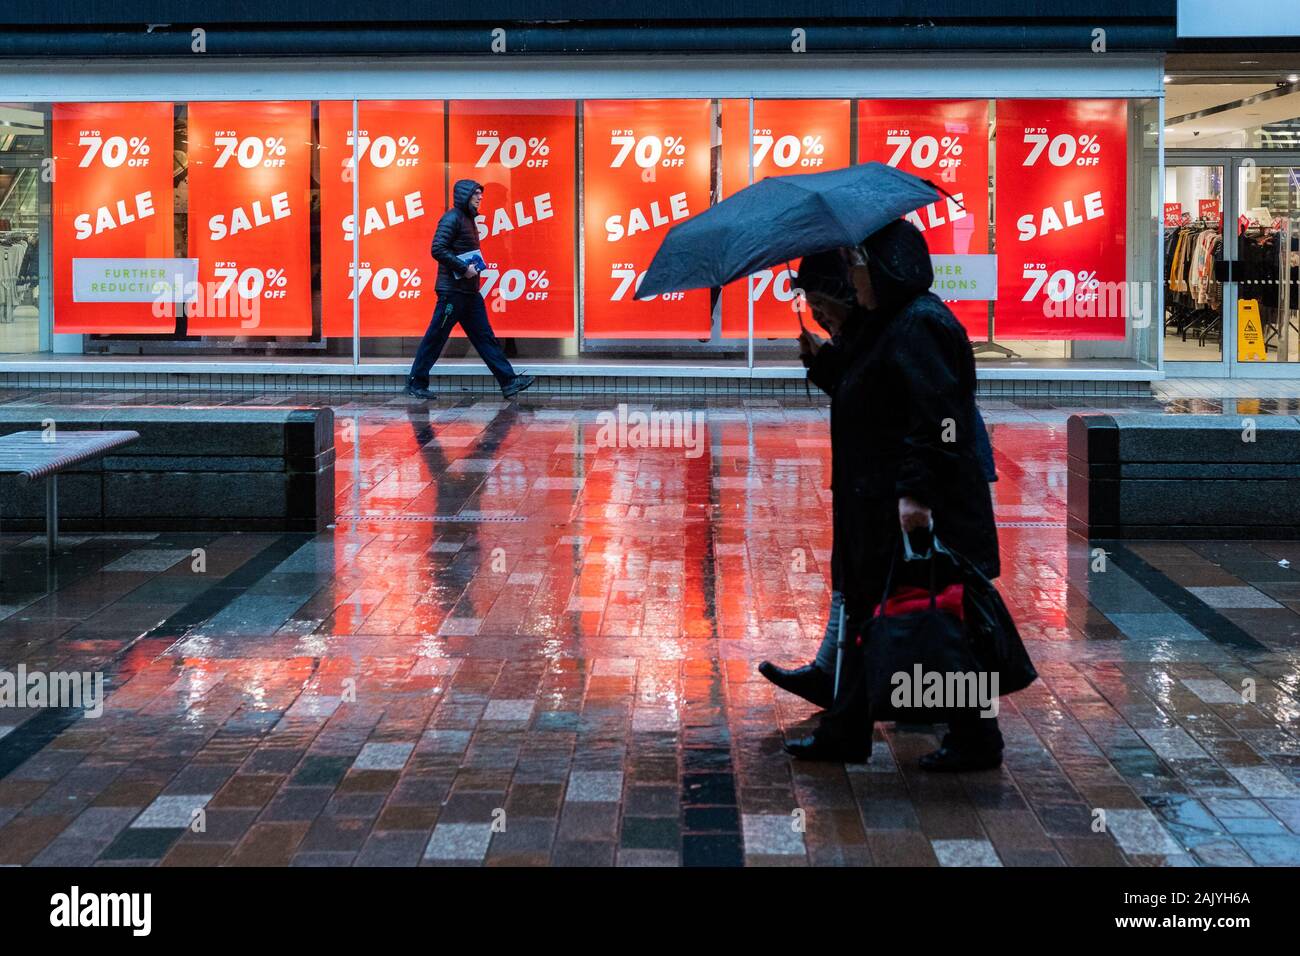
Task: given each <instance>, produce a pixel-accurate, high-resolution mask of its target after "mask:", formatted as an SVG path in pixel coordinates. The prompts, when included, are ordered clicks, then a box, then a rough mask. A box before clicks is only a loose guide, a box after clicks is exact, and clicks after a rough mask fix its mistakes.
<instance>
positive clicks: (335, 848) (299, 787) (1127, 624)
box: [0, 393, 1300, 866]
mask: <svg viewBox="0 0 1300 956" xmlns="http://www.w3.org/2000/svg"><path fill="white" fill-rule="evenodd" d="M90 395H100V396H101V399H102V395H103V393H62V394H54V393H47V394H41V395H36V396H33V395H32V394H31V393H26V394H24V395H21V396H19V395H17V394H16V393H9V394H8V395H7V397H6V398H5V399H4V400H14V399H15V398H21V400H23V401H31V400H33V398H36V399H38V400H41V401H48V402H51V403H56V402H71V401H86V400H87V398H88V397H89V396H90ZM113 400H114V402H115V403H129V402H131V401H139V402H145V401H149V400H150V399H149V397H148V396H135V397H131V396H123V395H122V394H121V393H115V394H114V397H113ZM167 400H168V401H170V402H173V403H174V402H176V401H177V398H176V396H174V395H169V396H168V399H167ZM181 400H182V401H193V402H195V403H201V404H211V403H216V402H228V401H241V400H242V401H245V402H247V403H250V404H268V403H276V404H283V403H294V402H295V396H292V395H288V396H286V395H283V394H277V395H273V396H269V397H268V396H250V397H245V398H243V399H239V398H231V397H230V396H228V395H213V394H207V395H193V396H182V398H181ZM617 401H618V400H616V399H610V400H608V401H602V400H601V399H599V398H592V397H587V398H585V399H577V398H575V399H570V400H565V399H547V400H544V401H543V400H538V401H536V402H534V403H524V404H507V403H504V402H498V401H478V400H475V399H473V398H466V399H461V400H458V399H455V398H449V399H446V400H444V401H441V402H438V403H434V404H432V405H428V406H426V405H423V404H413V405H412V404H408V403H407V402H406V401H405V400H403V399H393V398H389V397H387V396H362V397H358V398H356V399H355V400H351V401H349V400H344V399H340V400H338V401H336V402H334V403H333V404H334V408H335V413H336V416H337V419H336V432H337V443H338V444H337V447H338V475H337V478H338V480H337V494H338V512H339V520H338V524H337V526H336V528H335V529H334V530H333V531H331V532H328V533H324V534H320V535H314V536H313V535H273V534H211V533H204V534H178V533H163V534H156V535H155V534H140V535H94V536H79V537H78V536H70V537H67V538H66V539H65V543H66V544H67V545H68V547H67V548H66V550H65V551H64V552H63V553H62V554H60V555H59V556H58V558H57V560H56V562H55V563H54V565H53V566H50V567H47V565H46V561H45V557H44V551H43V539H42V538H40V537H37V536H27V535H20V534H5V535H4V536H3V537H2V538H0V549H2V550H0V670H8V671H16V669H17V668H18V666H19V665H23V666H24V667H25V668H26V669H27V670H28V671H29V672H30V671H38V670H39V671H43V672H47V673H49V672H55V671H101V672H103V673H104V674H105V679H106V691H107V700H106V701H105V703H104V712H103V715H102V716H100V717H97V718H92V717H89V716H85V715H83V714H82V713H81V712H80V711H79V710H76V709H56V708H27V709H16V708H11V707H10V708H0V863H7V864H42V865H44V864H51V865H57V864H65V865H90V864H103V865H108V864H146V865H148V864H155V863H159V862H161V863H165V864H199V865H205V864H221V863H225V864H253V863H260V864H286V865H287V864H294V865H364V864H401V865H415V864H419V863H425V864H431V865H432V864H436V865H443V864H450V863H465V864H481V863H487V864H497V865H500V864H507V865H508V864H541V865H545V864H553V865H563V864H598V865H604V864H621V865H659V864H664V865H682V864H685V865H696V864H722V865H729V864H736V865H739V864H751V865H753V864H771V863H778V864H781V863H794V864H814V865H816V864H868V865H870V864H875V865H898V864H918V865H949V866H952V865H1111V864H1115V865H1125V864H1133V865H1198V864H1208V865H1216V864H1242V865H1250V864H1260V865H1278V864H1281V865H1295V864H1298V863H1300V789H1298V788H1297V778H1298V771H1300V739H1298V738H1297V735H1296V726H1297V711H1298V705H1297V692H1298V690H1300V668H1298V667H1297V664H1298V662H1300V542H1266V541H1264V542H1128V543H1123V544H1121V543H1117V542H1082V541H1068V540H1067V536H1066V532H1065V527H1064V521H1065V452H1064V440H1065V435H1064V424H1065V420H1066V418H1067V417H1068V416H1069V415H1070V414H1072V413H1073V412H1075V411H1082V410H1092V409H1098V408H1105V409H1106V410H1108V411H1112V412H1123V411H1124V410H1125V409H1127V408H1132V409H1143V410H1149V409H1151V408H1156V407H1160V406H1158V405H1157V404H1156V403H1155V402H1152V401H1143V400H1121V399H1114V400H1109V401H1108V400H1104V399H1100V400H1099V402H1100V403H1101V404H1095V405H1091V406H1085V405H1084V404H1083V403H1084V401H1085V400H1084V399H1071V400H1068V401H1059V400H1058V401H1056V402H1052V401H1049V400H1046V399H1043V400H1015V401H1012V400H988V401H985V402H984V403H983V407H984V410H985V415H986V418H987V421H988V423H989V425H990V428H991V430H992V435H993V442H994V445H995V448H996V457H997V462H998V467H999V471H1000V474H1001V480H1000V481H999V483H998V484H997V485H996V486H995V491H996V502H997V514H998V518H999V522H1000V525H1001V541H1002V549H1003V557H1004V565H1003V566H1004V576H1003V578H1002V581H1001V582H1000V583H1001V588H1002V591H1003V594H1004V595H1005V597H1006V599H1007V602H1008V604H1009V605H1010V607H1011V609H1012V611H1013V612H1014V613H1015V615H1016V617H1017V619H1018V621H1019V623H1020V626H1021V631H1022V634H1023V635H1024V637H1025V638H1026V640H1027V642H1028V643H1029V646H1030V649H1031V653H1032V654H1033V655H1034V658H1035V660H1036V662H1037V664H1038V669H1039V672H1040V674H1041V675H1042V680H1041V681H1039V682H1038V683H1036V684H1035V685H1033V686H1032V687H1031V688H1030V689H1028V690H1027V691H1025V692H1023V693H1021V694H1019V695H1016V696H1015V697H1014V698H1008V699H1005V700H1004V701H1003V710H1002V726H1003V732H1004V734H1005V736H1006V738H1007V751H1006V763H1005V765H1004V766H1003V768H1002V769H1001V770H999V771H996V772H987V773H979V774H970V775H963V776H958V777H942V778H935V777H927V776H925V775H923V774H921V773H920V772H919V771H918V770H917V767H916V758H917V757H918V756H919V755H920V754H921V753H924V752H926V751H927V750H930V749H932V748H933V747H934V745H935V742H936V731H935V728H932V727H929V726H915V725H913V726H893V725H883V726H879V727H877V730H876V744H875V750H874V754H873V756H872V759H871V761H870V762H869V763H868V764H864V765H860V766H849V767H845V766H838V765H803V764H797V765H796V764H792V763H791V762H790V760H789V759H788V758H787V757H786V756H785V755H784V754H783V753H782V752H781V739H782V735H783V734H793V733H797V732H799V731H800V730H802V729H806V728H808V727H810V726H811V722H812V720H813V719H814V711H813V709H812V708H811V706H809V705H806V704H804V703H803V702H802V701H800V700H798V699H796V698H793V697H791V696H788V695H786V694H784V693H783V692H779V691H776V690H775V689H774V688H773V687H772V686H771V685H770V684H768V683H767V682H766V681H764V680H762V679H761V678H760V677H758V675H757V674H756V672H755V669H754V665H755V664H756V663H757V661H759V660H761V659H763V658H765V657H767V658H772V659H774V660H777V661H780V662H783V663H794V662H803V661H806V660H808V659H810V658H811V656H812V654H813V652H814V650H815V648H816V646H817V642H818V640H819V638H820V635H821V632H822V628H823V626H824V624H825V613H826V606H827V603H828V597H829V595H828V592H827V585H828V578H829V570H828V562H829V557H830V537H829V513H828V509H829V502H830V492H829V489H828V488H827V487H826V485H827V480H828V476H829V456H830V448H829V442H828V439H827V421H826V410H825V408H824V407H821V406H815V405H809V406H804V407H800V406H792V405H789V404H785V405H778V404H777V403H775V402H774V401H764V400H761V399H749V400H744V399H733V400H730V402H729V403H724V402H722V401H721V400H714V403H712V404H700V402H699V400H696V404H694V405H690V404H688V402H687V400H685V399H684V400H682V402H680V403H677V404H674V403H673V402H672V401H671V400H664V399H656V400H655V404H654V405H653V408H654V409H655V410H659V411H677V412H680V413H682V414H684V415H686V416H692V415H696V414H699V415H702V416H703V419H702V423H703V425H704V428H705V431H704V435H705V440H704V446H703V449H702V453H688V452H689V451H690V449H687V448H683V447H653V446H652V445H647V443H645V442H639V443H638V442H636V441H635V440H634V439H633V440H631V441H624V443H623V444H622V445H621V446H620V445H619V444H618V443H617V442H616V443H615V444H613V445H612V446H611V444H610V443H609V442H608V441H607V440H606V439H607V438H609V436H610V430H609V429H608V428H607V427H606V426H607V425H608V421H609V419H610V417H611V416H613V415H616V414H617ZM1232 403H1233V400H1231V399H1229V400H1226V401H1220V402H1215V401H1213V400H1209V399H1194V400H1193V399H1186V400H1171V401H1170V402H1168V403H1166V407H1168V408H1169V409H1170V410H1172V411H1183V412H1186V411H1197V412H1206V411H1219V410H1224V409H1225V406H1230V405H1232ZM1257 404H1258V403H1257ZM631 407H632V410H637V409H640V410H643V411H649V410H650V409H651V407H652V406H651V405H650V404H648V403H647V404H644V405H637V404H635V402H634V403H632V406H631ZM1228 410H1232V409H1228ZM1268 411H1269V410H1268V409H1260V410H1259V413H1265V414H1266V413H1268ZM602 429H603V431H602ZM658 444H659V445H662V444H664V442H659V443H658ZM668 444H671V442H668ZM679 444H680V443H679ZM631 445H636V446H637V447H630V446H631ZM696 451H697V452H698V451H700V450H699V449H697V450H696ZM195 549H202V551H203V554H204V558H205V561H206V567H205V569H204V570H203V571H202V572H201V573H200V572H198V571H196V570H195V561H194V560H193V557H192V555H193V553H194V550H195ZM47 582H48V583H49V584H50V585H51V587H50V589H48V590H47ZM1243 694H1244V696H1243ZM940 729H941V728H940ZM800 821H802V825H799V824H800Z"/></svg>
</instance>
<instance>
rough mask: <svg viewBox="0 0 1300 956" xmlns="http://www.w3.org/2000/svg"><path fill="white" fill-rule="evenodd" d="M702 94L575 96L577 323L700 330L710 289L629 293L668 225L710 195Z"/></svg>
mask: <svg viewBox="0 0 1300 956" xmlns="http://www.w3.org/2000/svg"><path fill="white" fill-rule="evenodd" d="M709 119H710V117H709V101H708V100H587V101H586V102H585V103H584V104H583V131H584V132H583V181H584V184H585V190H586V194H585V197H584V207H585V220H584V222H585V228H584V235H585V241H584V257H583V265H584V279H585V285H586V289H585V299H584V316H583V325H584V332H585V334H586V336H587V337H588V338H615V339H616V338H698V339H704V338H708V337H709V331H710V325H711V317H710V314H709V290H708V289H695V290H692V291H690V292H669V293H665V294H664V295H659V296H655V297H654V298H653V299H647V300H644V301H638V300H636V299H633V298H632V296H633V294H634V293H635V291H636V287H637V285H638V284H639V283H640V281H641V278H642V277H643V276H644V275H645V271H646V269H647V268H648V267H649V265H650V260H651V259H653V258H654V254H655V252H656V251H657V250H658V249H659V244H660V242H662V241H663V238H664V236H666V235H667V234H668V230H669V229H670V228H671V227H672V226H673V225H674V224H676V223H678V222H681V221H682V220H683V219H686V218H688V217H690V216H693V215H694V214H695V213H697V212H701V211H702V210H704V209H705V208H706V207H707V206H708V205H709V151H710V146H709Z"/></svg>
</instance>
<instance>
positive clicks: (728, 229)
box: [636, 163, 939, 299]
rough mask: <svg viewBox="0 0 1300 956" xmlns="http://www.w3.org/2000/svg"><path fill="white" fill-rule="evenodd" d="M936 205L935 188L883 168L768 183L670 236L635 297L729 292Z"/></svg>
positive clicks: (784, 178)
mask: <svg viewBox="0 0 1300 956" xmlns="http://www.w3.org/2000/svg"><path fill="white" fill-rule="evenodd" d="M938 198H939V192H938V189H937V187H935V186H934V185H933V184H931V183H929V182H926V181H925V180H924V179H918V178H917V177H916V176H913V175H912V174H911V173H906V172H903V171H902V170H900V169H895V168H893V167H892V166H886V165H885V164H884V163H865V164H863V165H859V166H849V167H846V168H844V169H831V170H827V171H826V172H823V173H806V174H803V175H796V176H769V177H767V178H766V179H763V180H761V181H760V182H757V183H754V184H753V185H752V186H746V187H745V188H744V189H742V190H740V192H738V193H736V194H735V195H733V196H729V197H728V198H726V199H724V200H723V201H722V202H720V203H718V204H717V205H716V206H710V207H709V208H708V209H706V210H704V212H702V213H700V214H699V215H697V216H692V217H691V218H690V219H688V220H686V221H685V222H683V223H681V224H680V225H677V226H674V227H673V228H672V229H671V230H669V232H668V235H667V236H665V237H664V241H663V243H662V244H661V245H660V246H659V251H658V252H656V253H655V257H654V260H653V261H652V262H651V263H650V268H649V269H648V270H646V274H645V278H644V279H643V280H642V281H641V285H640V287H639V288H638V289H637V292H636V297H637V298H638V299H647V298H649V297H650V296H653V295H659V294H661V293H664V292H678V291H681V290H683V289H707V288H711V287H712V286H720V285H726V284H727V283H728V282H732V281H734V280H736V279H739V278H741V277H742V276H747V275H749V274H750V273H752V272H756V271H757V270H759V269H763V268H766V267H767V266H772V265H776V264H777V263H780V262H789V261H792V260H794V259H798V258H799V257H801V256H806V255H809V254H811V253H814V252H823V251H825V250H827V249H834V248H836V247H837V246H853V245H857V244H858V243H859V242H861V241H862V240H863V239H865V238H866V237H867V236H869V235H871V234H872V233H873V232H875V231H876V230H877V229H880V228H882V227H884V226H886V225H888V224H889V223H891V222H893V221H894V220H895V219H897V218H899V217H900V216H903V215H906V214H907V213H909V212H912V211H913V210H915V209H919V208H920V207H922V206H925V205H928V204H929V203H932V202H934V201H935V200H937V199H938Z"/></svg>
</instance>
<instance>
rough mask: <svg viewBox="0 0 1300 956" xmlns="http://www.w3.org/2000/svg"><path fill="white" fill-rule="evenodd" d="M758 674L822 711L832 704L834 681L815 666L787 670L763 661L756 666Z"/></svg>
mask: <svg viewBox="0 0 1300 956" xmlns="http://www.w3.org/2000/svg"><path fill="white" fill-rule="evenodd" d="M758 672H759V673H760V674H762V675H763V676H764V677H766V678H767V679H768V680H770V681H771V682H772V683H773V684H775V685H776V686H777V687H779V688H781V689H782V690H788V691H789V692H790V693H792V694H794V695H795V696H796V697H802V698H803V699H804V700H806V701H808V703H810V704H816V705H817V706H818V707H820V708H821V709H822V710H826V709H827V708H828V707H830V705H831V703H832V702H833V698H834V696H835V694H834V690H835V686H834V685H835V680H834V678H832V677H831V675H830V674H828V673H826V672H825V671H824V670H822V669H821V668H820V667H818V666H817V665H816V664H805V665H804V666H803V667H795V668H793V669H789V670H787V669H786V668H784V667H777V666H776V665H775V664H773V663H772V662H771V661H763V663H761V664H759V665H758Z"/></svg>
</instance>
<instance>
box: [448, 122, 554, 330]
mask: <svg viewBox="0 0 1300 956" xmlns="http://www.w3.org/2000/svg"><path fill="white" fill-rule="evenodd" d="M449 109H450V124H449V131H448V136H449V141H448V154H449V156H450V163H451V177H450V178H451V181H452V182H455V181H456V180H458V179H473V180H475V181H476V182H479V183H482V184H483V202H482V203H481V204H480V206H479V214H478V237H479V243H480V244H481V246H482V251H483V261H484V262H485V263H486V264H487V269H486V270H484V272H483V278H482V281H481V282H480V286H479V289H480V292H482V294H483V297H484V299H485V300H486V302H487V308H488V317H489V318H490V319H491V322H492V328H493V329H494V330H495V331H496V333H497V334H498V335H516V336H525V337H545V336H557V337H564V336H570V335H573V321H574V315H573V284H574V229H575V224H576V213H575V203H574V197H575V196H576V188H575V185H574V177H575V169H576V162H577V159H576V156H575V147H576V143H577V136H576V128H577V113H576V106H575V105H574V103H573V101H572V100H568V101H561V100H512V101H508V102H505V101H492V100H455V101H453V102H452V103H451V105H450V107H449Z"/></svg>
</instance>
